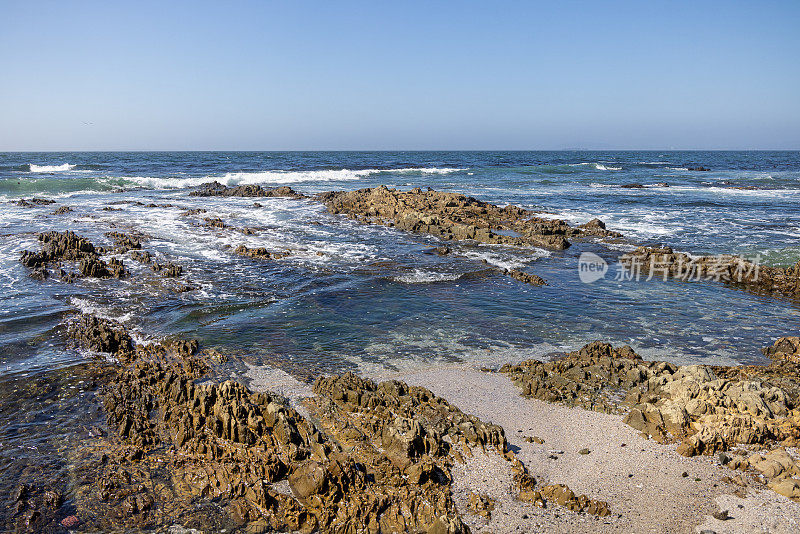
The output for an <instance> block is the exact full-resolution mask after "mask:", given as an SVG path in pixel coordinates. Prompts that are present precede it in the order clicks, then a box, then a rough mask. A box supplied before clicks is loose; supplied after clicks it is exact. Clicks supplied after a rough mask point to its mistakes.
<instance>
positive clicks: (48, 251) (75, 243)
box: [20, 232, 126, 279]
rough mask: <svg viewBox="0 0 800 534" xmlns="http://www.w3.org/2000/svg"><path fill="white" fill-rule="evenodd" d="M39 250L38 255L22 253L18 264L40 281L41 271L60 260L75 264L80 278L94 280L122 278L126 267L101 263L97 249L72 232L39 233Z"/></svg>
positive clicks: (120, 263)
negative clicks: (91, 278) (28, 268)
mask: <svg viewBox="0 0 800 534" xmlns="http://www.w3.org/2000/svg"><path fill="white" fill-rule="evenodd" d="M39 241H40V242H41V243H42V249H41V251H39V252H31V251H28V250H25V251H23V252H22V256H21V257H20V261H21V262H22V264H23V265H25V266H26V267H30V268H32V269H34V276H35V277H37V278H39V279H42V278H43V277H46V275H43V272H42V269H43V268H44V267H46V266H48V265H51V264H54V263H59V262H62V261H77V262H79V264H78V270H79V272H80V274H81V275H82V276H87V277H95V278H112V277H113V278H122V277H124V276H125V274H126V272H125V266H124V265H123V263H122V261H121V260H117V259H114V258H112V259H111V260H110V261H109V262H108V263H106V262H105V261H103V260H101V259H100V257H99V255H98V249H96V248H95V246H94V245H93V244H92V243H91V242H90V241H89V240H87V239H84V238H82V237H80V236H78V235H76V234H75V233H74V232H46V233H42V234H39Z"/></svg>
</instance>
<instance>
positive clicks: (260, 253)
mask: <svg viewBox="0 0 800 534" xmlns="http://www.w3.org/2000/svg"><path fill="white" fill-rule="evenodd" d="M234 253H236V254H238V255H239V256H246V257H248V258H256V259H260V260H278V259H281V258H285V257H286V256H290V255H291V251H288V250H286V251H283V252H274V251H272V252H270V251H269V250H267V249H265V248H264V247H257V248H247V247H246V246H244V245H239V246H238V247H236V248H235V249H234Z"/></svg>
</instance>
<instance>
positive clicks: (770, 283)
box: [620, 247, 800, 298]
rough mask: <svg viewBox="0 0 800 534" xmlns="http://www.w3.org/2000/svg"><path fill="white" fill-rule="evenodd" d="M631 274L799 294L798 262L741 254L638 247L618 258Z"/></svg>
mask: <svg viewBox="0 0 800 534" xmlns="http://www.w3.org/2000/svg"><path fill="white" fill-rule="evenodd" d="M620 261H621V262H622V264H623V265H625V266H626V268H627V269H628V272H629V273H630V274H631V275H632V276H633V277H642V278H656V279H665V278H677V279H681V280H685V281H697V280H714V281H717V282H723V283H725V284H728V285H732V286H738V287H743V288H745V289H747V290H750V291H754V292H758V293H775V294H782V295H786V296H789V297H793V298H798V297H800V262H798V263H797V264H795V265H793V266H791V267H769V266H765V265H759V264H757V263H753V262H751V261H749V260H747V259H746V258H742V257H741V256H734V255H729V254H724V255H718V256H689V255H688V254H684V253H682V252H674V251H673V250H672V248H670V247H639V248H637V249H636V250H635V251H633V252H631V253H628V254H625V255H624V256H622V257H621V258H620Z"/></svg>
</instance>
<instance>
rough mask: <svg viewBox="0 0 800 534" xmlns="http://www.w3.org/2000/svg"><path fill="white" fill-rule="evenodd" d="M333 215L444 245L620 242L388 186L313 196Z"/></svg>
mask: <svg viewBox="0 0 800 534" xmlns="http://www.w3.org/2000/svg"><path fill="white" fill-rule="evenodd" d="M315 198H316V199H317V200H319V201H321V202H322V203H323V204H325V207H326V208H327V209H328V211H329V212H330V213H332V214H343V215H346V216H348V217H350V218H352V219H355V220H358V221H361V222H365V223H375V224H383V225H386V226H392V227H395V228H398V229H400V230H406V231H409V232H414V233H422V234H430V235H434V236H437V237H439V238H441V239H445V240H456V241H458V240H467V239H471V240H474V241H477V242H479V243H491V244H503V245H516V246H536V247H544V248H549V249H555V250H563V249H566V248H567V247H569V246H570V242H569V241H568V240H567V238H585V237H605V238H619V237H622V234H620V233H618V232H612V231H610V230H606V228H605V224H603V222H602V221H600V220H598V219H593V220H591V221H589V222H588V223H586V224H584V225H582V226H580V227H577V228H575V227H572V226H569V225H568V224H567V223H566V222H565V221H562V220H558V219H547V218H543V217H538V216H537V214H536V213H535V212H532V211H529V210H525V209H522V208H519V207H517V206H506V207H504V208H501V207H499V206H496V205H494V204H490V203H488V202H483V201H481V200H477V199H475V198H472V197H467V196H465V195H460V194H457V193H446V192H441V191H434V190H432V189H430V188H429V189H428V190H427V191H423V190H422V189H420V188H418V187H417V188H414V189H411V190H410V191H405V192H404V191H398V190H396V189H389V188H388V187H386V186H379V187H374V188H371V189H359V190H357V191H329V192H327V193H321V194H319V195H317V196H316V197H315Z"/></svg>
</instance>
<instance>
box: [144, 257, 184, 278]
mask: <svg viewBox="0 0 800 534" xmlns="http://www.w3.org/2000/svg"><path fill="white" fill-rule="evenodd" d="M151 268H152V269H153V270H154V271H155V272H157V273H159V274H160V275H161V276H163V277H165V278H177V277H178V276H180V275H181V274H182V273H183V267H181V266H180V265H178V264H177V263H172V262H167V263H163V264H162V263H158V262H157V261H156V262H153V264H152V266H151Z"/></svg>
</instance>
